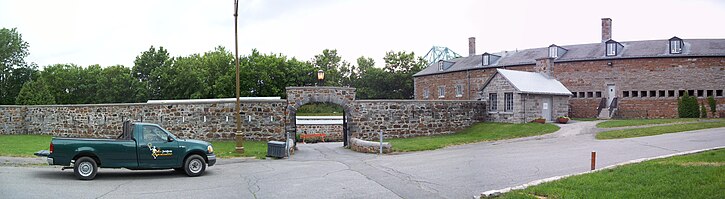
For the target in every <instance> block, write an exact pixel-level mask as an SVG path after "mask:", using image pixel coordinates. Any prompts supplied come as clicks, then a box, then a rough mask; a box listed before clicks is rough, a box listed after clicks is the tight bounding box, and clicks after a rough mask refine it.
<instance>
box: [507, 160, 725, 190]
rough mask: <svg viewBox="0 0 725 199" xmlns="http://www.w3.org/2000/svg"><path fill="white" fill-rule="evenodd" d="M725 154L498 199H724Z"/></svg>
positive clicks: (629, 168) (643, 166)
mask: <svg viewBox="0 0 725 199" xmlns="http://www.w3.org/2000/svg"><path fill="white" fill-rule="evenodd" d="M724 187H725V150H723V149H720V150H714V151H707V152H703V153H697V154H691V155H685V156H677V157H670V158H664V159H657V160H652V161H646V162H642V163H638V164H632V165H625V166H621V167H618V168H615V169H607V170H602V171H598V172H594V173H591V174H585V175H580V176H573V177H569V178H565V179H562V180H557V181H553V182H548V183H543V184H541V185H537V186H533V187H529V188H526V189H524V190H517V191H513V192H509V193H506V194H504V195H503V196H502V197H500V198H536V196H539V197H546V198H725V191H723V188H724Z"/></svg>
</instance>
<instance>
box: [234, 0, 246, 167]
mask: <svg viewBox="0 0 725 199" xmlns="http://www.w3.org/2000/svg"><path fill="white" fill-rule="evenodd" d="M238 12H239V0H234V65H236V68H237V92H236V95H237V104H236V107H235V109H234V110H235V111H236V112H235V118H236V120H237V129H236V131H235V132H234V140H236V142H237V146H236V148H235V149H236V151H237V153H244V135H242V116H241V114H242V106H241V105H240V102H239V39H238V36H237V35H238V34H237V15H238Z"/></svg>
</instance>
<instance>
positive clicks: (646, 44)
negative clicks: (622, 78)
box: [413, 39, 725, 77]
mask: <svg viewBox="0 0 725 199" xmlns="http://www.w3.org/2000/svg"><path fill="white" fill-rule="evenodd" d="M682 41H683V43H684V46H683V48H682V53H680V54H670V53H669V40H647V41H629V42H619V43H620V44H622V46H624V48H623V49H622V51H621V52H618V55H617V56H612V57H608V56H606V55H605V44H604V43H592V44H577V45H568V46H559V47H561V48H564V49H566V50H567V51H566V53H564V54H563V55H562V56H560V57H558V58H556V59H554V62H568V61H588V60H602V59H630V58H651V57H707V56H718V57H720V56H722V57H725V39H683V40H682ZM548 52H549V51H548V47H543V48H533V49H525V50H516V51H504V52H498V53H491V54H493V55H497V56H501V57H500V58H499V59H497V60H496V61H495V62H493V63H490V64H489V65H488V66H483V65H482V64H481V63H482V57H481V55H474V56H469V57H460V58H455V59H452V60H446V61H449V62H454V64H453V65H452V66H450V67H449V68H448V69H446V70H443V71H439V70H438V67H437V63H432V64H431V65H429V66H428V67H426V68H425V69H423V70H421V71H420V72H418V73H416V74H415V75H413V76H414V77H417V76H425V75H432V74H438V73H447V72H454V71H463V70H475V69H482V68H498V67H505V66H517V65H530V64H536V59H538V58H544V57H547V56H548Z"/></svg>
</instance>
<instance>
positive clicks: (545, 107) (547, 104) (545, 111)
mask: <svg viewBox="0 0 725 199" xmlns="http://www.w3.org/2000/svg"><path fill="white" fill-rule="evenodd" d="M552 101H553V99H552V97H544V98H543V102H542V103H541V116H542V117H544V118H545V119H546V121H551V102H552Z"/></svg>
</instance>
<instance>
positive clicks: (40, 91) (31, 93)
mask: <svg viewBox="0 0 725 199" xmlns="http://www.w3.org/2000/svg"><path fill="white" fill-rule="evenodd" d="M15 104H18V105H45V104H55V99H54V98H53V95H52V94H51V93H50V90H49V89H48V85H47V84H46V82H45V81H44V80H42V79H40V80H38V81H33V80H30V81H27V82H25V84H23V88H22V89H21V90H20V93H19V94H18V97H17V98H16V100H15Z"/></svg>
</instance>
